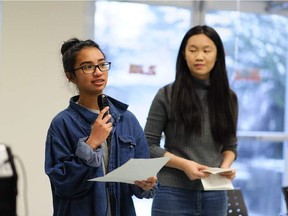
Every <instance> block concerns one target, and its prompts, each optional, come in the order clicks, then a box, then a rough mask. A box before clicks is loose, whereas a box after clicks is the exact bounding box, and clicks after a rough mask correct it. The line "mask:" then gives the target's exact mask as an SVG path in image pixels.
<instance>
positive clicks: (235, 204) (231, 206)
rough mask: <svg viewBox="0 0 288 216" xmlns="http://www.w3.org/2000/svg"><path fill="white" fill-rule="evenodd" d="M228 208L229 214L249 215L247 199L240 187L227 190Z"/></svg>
mask: <svg viewBox="0 0 288 216" xmlns="http://www.w3.org/2000/svg"><path fill="white" fill-rule="evenodd" d="M227 196H228V210H227V216H248V212H247V208H246V205H245V201H244V198H243V195H242V191H241V190H240V189H235V190H227Z"/></svg>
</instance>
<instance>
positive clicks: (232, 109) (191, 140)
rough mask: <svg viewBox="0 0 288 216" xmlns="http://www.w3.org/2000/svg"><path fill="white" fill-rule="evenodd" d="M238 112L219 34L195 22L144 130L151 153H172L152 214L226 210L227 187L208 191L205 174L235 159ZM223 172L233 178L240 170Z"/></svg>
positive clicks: (206, 215) (217, 214) (218, 214)
mask: <svg viewBox="0 0 288 216" xmlns="http://www.w3.org/2000/svg"><path fill="white" fill-rule="evenodd" d="M237 118H238V104H237V97H236V95H235V93H234V92H233V91H232V90H231V89H230V87H229V83H228V77H227V72H226V65H225V54H224V47H223V44H222V41H221V39H220V37H219V35H218V34H217V32H216V31H215V30H214V29H213V28H211V27H208V26H196V27H194V28H191V29H190V30H189V31H188V32H187V33H186V35H185V36H184V38H183V40H182V43H181V45H180V49H179V52H178V57H177V62H176V79H175V81H174V82H173V83H172V84H169V85H167V86H165V87H163V88H161V89H160V90H159V91H158V93H157V94H156V96H155V98H154V100H153V102H152V105H151V107H150V111H149V115H148V118H147V123H146V126H145V130H144V131H145V133H146V137H147V140H148V144H149V147H150V154H151V157H162V156H170V157H171V159H170V161H169V162H168V163H167V164H166V166H165V167H164V168H162V169H161V170H160V172H159V174H158V180H159V183H160V188H159V190H158V191H157V193H156V195H155V198H154V199H153V204H152V215H153V216H174V215H177V216H182V215H183V216H184V215H185V216H188V215H190V216H194V215H197V216H226V215H227V195H226V191H204V190H203V185H202V183H201V180H200V179H201V178H205V177H207V174H205V173H204V172H203V170H204V169H207V168H208V167H221V168H230V166H231V165H232V163H233V161H234V160H235V158H236V150H237V140H236V125H237ZM162 133H164V138H165V143H164V148H162V147H161V146H160V140H161V137H162ZM223 175H225V176H226V177H227V178H228V179H233V178H234V177H235V171H234V170H233V171H229V172H226V173H224V174H223Z"/></svg>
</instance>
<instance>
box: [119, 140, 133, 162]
mask: <svg viewBox="0 0 288 216" xmlns="http://www.w3.org/2000/svg"><path fill="white" fill-rule="evenodd" d="M119 147H120V149H119V150H120V152H119V157H120V163H121V164H124V163H125V162H127V161H128V160H129V159H130V158H134V154H135V147H136V141H135V138H134V137H131V136H119Z"/></svg>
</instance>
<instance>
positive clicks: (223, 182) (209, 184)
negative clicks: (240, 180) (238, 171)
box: [201, 167, 235, 191]
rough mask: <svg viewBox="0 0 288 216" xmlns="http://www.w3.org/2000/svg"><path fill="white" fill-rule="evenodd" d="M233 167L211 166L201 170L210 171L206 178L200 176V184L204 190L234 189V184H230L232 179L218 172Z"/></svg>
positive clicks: (230, 169)
mask: <svg viewBox="0 0 288 216" xmlns="http://www.w3.org/2000/svg"><path fill="white" fill-rule="evenodd" d="M232 170H235V169H232V168H225V169H224V168H218V167H212V168H209V169H207V170H203V172H208V173H211V175H210V176H208V177H207V178H202V179H201V181H202V184H203V187H204V190H205V191H209V190H234V186H233V184H232V181H231V180H230V179H228V178H226V177H224V176H222V175H221V174H220V173H223V172H228V171H232Z"/></svg>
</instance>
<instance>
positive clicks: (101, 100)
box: [97, 94, 110, 118]
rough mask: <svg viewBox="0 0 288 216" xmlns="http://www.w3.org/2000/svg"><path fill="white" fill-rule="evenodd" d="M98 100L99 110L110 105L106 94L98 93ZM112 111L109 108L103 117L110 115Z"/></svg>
mask: <svg viewBox="0 0 288 216" xmlns="http://www.w3.org/2000/svg"><path fill="white" fill-rule="evenodd" d="M97 101H98V107H99V110H100V111H101V110H102V109H104V107H106V106H109V103H108V98H107V96H106V95H105V94H100V95H98V98H97ZM109 114H110V112H109V110H108V111H107V112H106V113H105V114H104V116H103V118H104V117H105V116H107V115H109Z"/></svg>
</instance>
